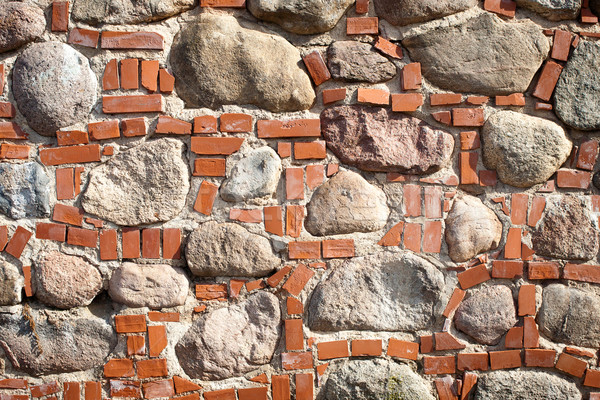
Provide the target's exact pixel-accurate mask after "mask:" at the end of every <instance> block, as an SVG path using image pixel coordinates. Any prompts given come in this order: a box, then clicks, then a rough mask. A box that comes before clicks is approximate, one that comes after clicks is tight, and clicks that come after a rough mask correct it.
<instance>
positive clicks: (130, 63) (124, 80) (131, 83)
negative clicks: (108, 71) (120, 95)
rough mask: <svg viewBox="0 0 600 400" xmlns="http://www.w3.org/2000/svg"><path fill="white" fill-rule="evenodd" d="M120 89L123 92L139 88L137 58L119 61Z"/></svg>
mask: <svg viewBox="0 0 600 400" xmlns="http://www.w3.org/2000/svg"><path fill="white" fill-rule="evenodd" d="M121 88H122V89H125V90H134V89H135V90H137V89H139V88H140V77H139V60H138V59H137V58H127V59H125V60H121Z"/></svg>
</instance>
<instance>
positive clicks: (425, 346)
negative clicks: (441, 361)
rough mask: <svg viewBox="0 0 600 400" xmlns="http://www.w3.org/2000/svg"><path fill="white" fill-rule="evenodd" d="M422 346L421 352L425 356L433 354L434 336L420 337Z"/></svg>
mask: <svg viewBox="0 0 600 400" xmlns="http://www.w3.org/2000/svg"><path fill="white" fill-rule="evenodd" d="M419 341H420V344H421V347H420V351H421V353H423V354H426V353H431V352H432V351H433V335H423V336H419Z"/></svg>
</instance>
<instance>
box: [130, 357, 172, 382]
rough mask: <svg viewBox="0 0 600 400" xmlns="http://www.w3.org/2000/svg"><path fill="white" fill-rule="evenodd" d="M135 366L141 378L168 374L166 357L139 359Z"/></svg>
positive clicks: (159, 376)
mask: <svg viewBox="0 0 600 400" xmlns="http://www.w3.org/2000/svg"><path fill="white" fill-rule="evenodd" d="M135 367H136V369H137V374H138V378H140V379H146V378H161V377H163V376H167V375H168V370H167V360H166V359H164V358H157V359H153V360H142V361H137V362H136V363H135Z"/></svg>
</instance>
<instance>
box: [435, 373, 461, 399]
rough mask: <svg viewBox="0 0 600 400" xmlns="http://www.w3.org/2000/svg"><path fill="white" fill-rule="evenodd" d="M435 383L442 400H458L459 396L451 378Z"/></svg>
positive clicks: (438, 380) (437, 380)
mask: <svg viewBox="0 0 600 400" xmlns="http://www.w3.org/2000/svg"><path fill="white" fill-rule="evenodd" d="M434 383H435V389H436V391H437V394H438V397H439V399H440V400H458V396H457V395H456V394H455V393H457V390H456V389H455V388H453V381H452V378H451V377H449V376H446V377H444V378H438V379H436V380H435V381H434Z"/></svg>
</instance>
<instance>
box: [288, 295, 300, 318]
mask: <svg viewBox="0 0 600 400" xmlns="http://www.w3.org/2000/svg"><path fill="white" fill-rule="evenodd" d="M286 308H287V313H288V314H289V315H300V314H303V313H304V305H303V304H302V302H301V301H300V300H298V299H295V298H293V297H288V298H287V299H286Z"/></svg>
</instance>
